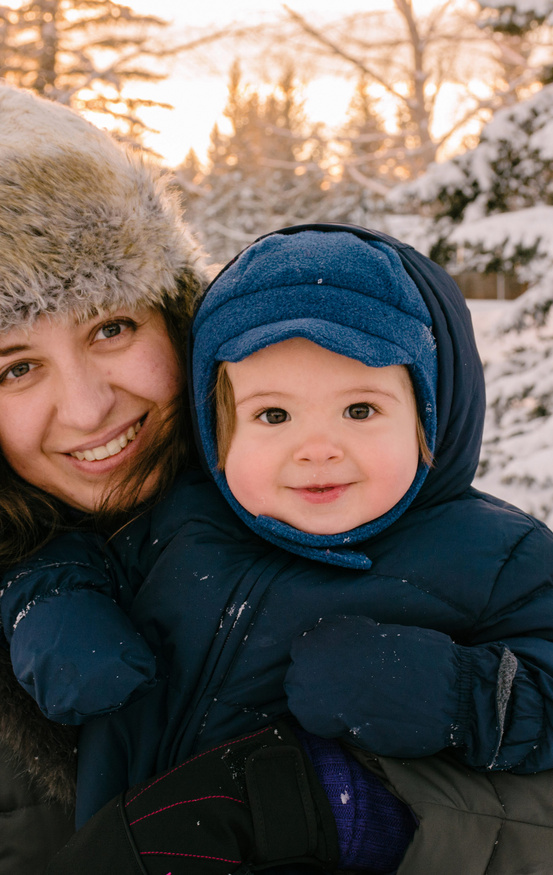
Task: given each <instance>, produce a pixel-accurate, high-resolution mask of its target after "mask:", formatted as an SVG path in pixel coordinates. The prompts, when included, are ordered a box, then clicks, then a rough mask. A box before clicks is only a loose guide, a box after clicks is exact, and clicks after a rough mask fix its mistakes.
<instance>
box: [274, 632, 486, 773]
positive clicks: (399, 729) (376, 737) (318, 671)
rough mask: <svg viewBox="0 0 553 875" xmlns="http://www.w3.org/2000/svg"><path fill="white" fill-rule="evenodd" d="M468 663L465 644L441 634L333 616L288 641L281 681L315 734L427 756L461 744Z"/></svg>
mask: <svg viewBox="0 0 553 875" xmlns="http://www.w3.org/2000/svg"><path fill="white" fill-rule="evenodd" d="M466 660H470V648H466V647H459V646H457V645H455V644H454V643H453V641H452V640H451V638H449V636H447V635H444V634H443V633H441V632H436V631H434V630H432V629H422V628H419V627H417V626H399V625H391V624H377V623H375V622H374V621H373V620H370V619H369V618H367V617H338V618H335V619H332V620H322V621H320V622H319V623H318V625H317V626H315V628H314V629H312V630H311V631H310V632H306V633H305V634H304V635H303V636H302V637H301V638H298V639H297V640H296V641H295V642H294V644H293V646H292V664H291V666H290V668H289V669H288V673H287V675H286V680H285V684H284V686H285V689H286V693H287V695H288V704H289V707H290V711H291V712H292V713H293V714H294V715H295V716H296V717H297V719H298V720H299V722H300V723H301V725H302V726H303V727H304V728H305V729H307V730H308V731H309V732H311V733H313V734H314V735H320V736H323V737H326V738H347V739H349V740H350V741H353V742H354V743H355V744H356V745H358V746H359V747H363V748H365V749H367V750H370V751H372V752H374V753H376V754H380V755H382V756H426V755H428V754H432V753H436V752H437V751H439V750H442V749H443V748H445V747H448V746H456V745H462V744H464V741H465V737H466V734H467V726H466V725H463V719H462V717H461V716H460V715H461V714H462V713H463V712H464V713H465V717H464V722H465V724H466V712H467V702H466V701H461V700H462V698H463V694H464V697H465V698H466V696H467V690H466V689H465V690H462V689H461V688H460V687H461V686H465V687H466V685H463V684H460V677H461V675H462V674H464V672H463V671H462V670H461V669H462V665H463V663H464V662H466ZM466 676H467V677H468V676H469V672H467V673H466ZM468 695H469V696H470V691H469V692H468Z"/></svg>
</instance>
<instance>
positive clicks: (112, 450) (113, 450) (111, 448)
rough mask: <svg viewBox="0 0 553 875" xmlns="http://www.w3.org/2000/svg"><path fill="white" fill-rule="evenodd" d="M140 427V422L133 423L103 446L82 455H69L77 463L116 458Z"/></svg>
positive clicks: (86, 451) (85, 451) (76, 453)
mask: <svg viewBox="0 0 553 875" xmlns="http://www.w3.org/2000/svg"><path fill="white" fill-rule="evenodd" d="M141 425H142V423H141V422H140V421H139V422H135V424H134V425H131V426H129V428H128V429H127V431H126V432H125V433H124V434H121V435H119V437H116V438H113V440H111V441H108V442H107V444H104V445H103V446H101V447H94V448H93V449H92V450H84V451H83V452H82V453H80V452H79V451H78V450H77V452H75V453H71V455H72V456H73V457H74V458H75V459H78V460H79V462H83V461H87V462H100V461H101V460H102V459H107V458H108V457H109V456H116V455H117V453H120V452H121V450H123V449H124V448H125V447H126V446H127V444H128V443H129V442H130V441H133V440H134V439H135V437H136V435H137V433H138V432H139V431H140V428H141Z"/></svg>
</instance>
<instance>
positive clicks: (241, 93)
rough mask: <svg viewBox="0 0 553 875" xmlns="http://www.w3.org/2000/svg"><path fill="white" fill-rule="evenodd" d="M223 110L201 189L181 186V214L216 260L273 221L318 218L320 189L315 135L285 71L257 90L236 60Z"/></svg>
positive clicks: (322, 177)
mask: <svg viewBox="0 0 553 875" xmlns="http://www.w3.org/2000/svg"><path fill="white" fill-rule="evenodd" d="M225 116H226V118H227V120H228V122H229V125H230V132H229V133H225V132H222V131H221V130H220V128H219V127H217V126H216V127H215V128H214V130H213V132H212V135H211V145H210V150H209V156H208V157H209V168H208V170H207V171H206V172H205V174H204V175H203V178H202V179H201V181H200V182H199V193H198V189H196V190H195V191H192V197H190V196H188V197H187V196H186V193H187V190H188V191H189V192H190V188H189V185H187V184H186V183H185V184H184V185H183V190H184V192H185V206H186V215H187V218H188V220H189V221H190V222H191V223H192V224H193V225H194V227H195V228H197V229H198V233H199V234H200V235H201V236H202V238H203V242H204V245H205V248H206V251H207V252H208V253H209V254H210V256H211V258H212V260H213V261H215V262H225V261H228V260H229V259H230V258H232V257H233V256H234V255H235V254H236V253H237V252H238V251H239V250H240V249H242V248H243V247H244V246H246V245H247V244H248V243H250V242H252V241H253V240H254V239H255V238H256V237H258V236H260V235H261V234H264V233H267V232H269V231H273V230H274V229H275V228H277V227H279V226H284V225H293V224H296V223H299V222H313V221H315V222H316V221H322V220H323V219H324V213H323V209H324V207H323V200H324V194H325V190H326V184H325V183H326V172H325V170H324V169H323V167H322V166H321V159H322V147H321V141H320V138H319V137H318V136H317V132H316V129H314V128H313V127H310V126H309V125H308V123H307V121H306V119H305V116H304V112H303V108H302V103H301V100H300V98H299V97H298V94H297V86H296V83H295V80H294V75H293V72H292V71H291V70H288V71H287V72H285V73H284V75H283V76H282V78H281V80H280V82H279V83H278V84H277V85H276V86H275V88H274V89H273V90H272V91H271V93H270V94H268V95H266V96H263V95H261V94H259V92H258V90H255V89H253V88H251V87H249V86H248V85H247V84H244V83H243V82H242V77H241V72H240V68H239V67H238V65H234V67H233V69H232V71H231V76H230V83H229V92H228V99H227V106H226V109H225ZM183 172H184V170H183ZM187 172H189V171H187ZM179 175H180V171H179ZM185 175H186V174H185Z"/></svg>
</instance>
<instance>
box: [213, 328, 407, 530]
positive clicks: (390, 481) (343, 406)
mask: <svg viewBox="0 0 553 875" xmlns="http://www.w3.org/2000/svg"><path fill="white" fill-rule="evenodd" d="M227 371H228V376H229V378H230V380H231V383H232V386H233V390H234V396H235V401H236V428H235V431H234V434H233V437H232V441H231V444H230V449H229V452H228V456H227V459H226V464H225V474H226V477H227V482H228V485H229V487H230V489H231V491H232V493H233V495H234V496H235V498H236V499H237V500H238V501H239V502H240V504H241V505H242V506H243V507H245V508H246V510H248V511H249V512H250V513H252V514H254V516H259V515H263V516H270V517H274V518H275V519H278V520H281V521H282V522H285V523H288V524H289V525H291V526H294V527H295V528H297V529H300V530H302V531H304V532H309V533H311V534H318V535H333V534H337V533H339V532H347V531H349V530H350V529H353V528H356V527H357V526H360V525H362V524H364V523H366V522H369V521H370V520H373V519H376V518H377V517H379V516H382V514H384V513H386V512H387V511H388V510H390V509H391V508H392V507H393V506H394V505H395V504H396V503H397V502H398V501H399V500H400V498H401V497H402V496H403V495H404V494H405V493H406V492H407V490H408V489H409V486H410V485H411V483H412V481H413V479H414V477H415V473H416V471H417V466H418V460H419V444H418V438H417V416H416V406H415V398H414V394H413V389H412V387H411V383H410V379H409V375H408V373H407V370H406V368H404V367H402V366H400V365H392V366H390V367H385V368H372V367H368V366H367V365H364V364H362V363H361V362H359V361H357V360H356V359H350V358H347V357H346V356H342V355H338V354H336V353H333V352H329V351H328V350H326V349H323V348H322V347H320V346H317V344H315V343H312V342H311V341H309V340H305V339H303V338H293V339H291V340H285V341H282V342H281V343H276V344H274V345H272V346H268V347H266V348H265V349H262V350H259V352H256V353H254V354H253V355H251V356H249V357H248V358H246V359H244V360H243V361H241V362H236V363H232V362H229V363H228V364H227Z"/></svg>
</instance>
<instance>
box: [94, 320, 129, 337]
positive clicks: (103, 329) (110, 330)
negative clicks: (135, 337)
mask: <svg viewBox="0 0 553 875" xmlns="http://www.w3.org/2000/svg"><path fill="white" fill-rule="evenodd" d="M129 328H132V325H131V323H130V322H128V321H127V320H124V319H118V320H116V321H114V322H104V324H103V325H101V326H100V328H99V329H98V331H97V332H96V335H95V337H94V339H95V340H110V339H111V338H112V337H117V336H118V335H120V334H123V332H124V331H127V330H128V329H129Z"/></svg>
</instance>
